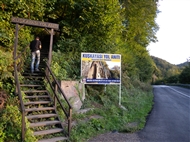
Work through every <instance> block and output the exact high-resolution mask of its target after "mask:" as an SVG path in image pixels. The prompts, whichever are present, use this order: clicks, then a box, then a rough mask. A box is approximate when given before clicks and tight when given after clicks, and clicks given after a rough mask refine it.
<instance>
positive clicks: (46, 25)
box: [11, 17, 59, 30]
mask: <svg viewBox="0 0 190 142" xmlns="http://www.w3.org/2000/svg"><path fill="white" fill-rule="evenodd" d="M11 22H12V23H16V24H22V25H29V26H35V27H44V28H51V29H55V30H58V29H59V24H55V23H49V22H42V21H36V20H30V19H24V18H17V17H12V18H11Z"/></svg>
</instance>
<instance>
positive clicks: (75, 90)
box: [60, 81, 85, 111]
mask: <svg viewBox="0 0 190 142" xmlns="http://www.w3.org/2000/svg"><path fill="white" fill-rule="evenodd" d="M60 86H61V89H62V90H63V92H64V94H65V95H66V98H67V99H68V101H69V102H70V104H71V106H72V108H73V110H74V111H78V110H80V108H81V106H82V101H84V99H85V96H84V94H83V84H81V83H79V81H61V82H60Z"/></svg>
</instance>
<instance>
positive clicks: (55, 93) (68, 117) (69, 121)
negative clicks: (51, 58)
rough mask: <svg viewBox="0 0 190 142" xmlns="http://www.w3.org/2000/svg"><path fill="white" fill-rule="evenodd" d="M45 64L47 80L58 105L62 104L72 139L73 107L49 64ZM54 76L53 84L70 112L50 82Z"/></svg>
mask: <svg viewBox="0 0 190 142" xmlns="http://www.w3.org/2000/svg"><path fill="white" fill-rule="evenodd" d="M45 64H46V67H47V70H46V71H45V75H46V78H47V80H48V82H49V84H50V87H51V89H52V90H53V93H54V95H55V97H56V99H57V101H58V103H59V104H60V106H61V108H62V110H63V112H64V114H65V115H66V117H67V120H68V137H70V133H71V119H72V106H71V104H70V103H69V101H68V99H67V97H66V95H65V93H64V92H63V90H62V88H61V86H60V84H59V83H58V81H57V79H56V77H55V75H54V74H53V72H52V70H51V68H50V66H49V64H48V63H47V62H46V61H45ZM50 75H51V76H52V79H53V82H54V83H55V85H56V86H57V87H58V88H57V89H58V90H59V92H60V93H61V94H62V96H63V97H64V99H65V101H66V103H67V105H68V107H69V111H68V112H67V111H66V109H65V108H64V106H63V104H62V103H61V100H60V99H59V97H58V95H57V91H56V89H55V88H54V87H53V85H52V84H51V80H50V77H49V76H50Z"/></svg>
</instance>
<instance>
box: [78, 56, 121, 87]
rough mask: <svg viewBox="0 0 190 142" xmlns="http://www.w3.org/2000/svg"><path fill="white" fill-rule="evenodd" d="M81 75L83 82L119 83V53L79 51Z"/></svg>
mask: <svg viewBox="0 0 190 142" xmlns="http://www.w3.org/2000/svg"><path fill="white" fill-rule="evenodd" d="M81 77H82V80H81V82H82V83H84V84H120V83H121V55H120V54H106V53H81Z"/></svg>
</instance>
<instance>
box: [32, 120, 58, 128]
mask: <svg viewBox="0 0 190 142" xmlns="http://www.w3.org/2000/svg"><path fill="white" fill-rule="evenodd" d="M60 123H61V122H60V121H58V120H54V121H43V122H37V123H30V127H40V126H48V125H55V124H60Z"/></svg>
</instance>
